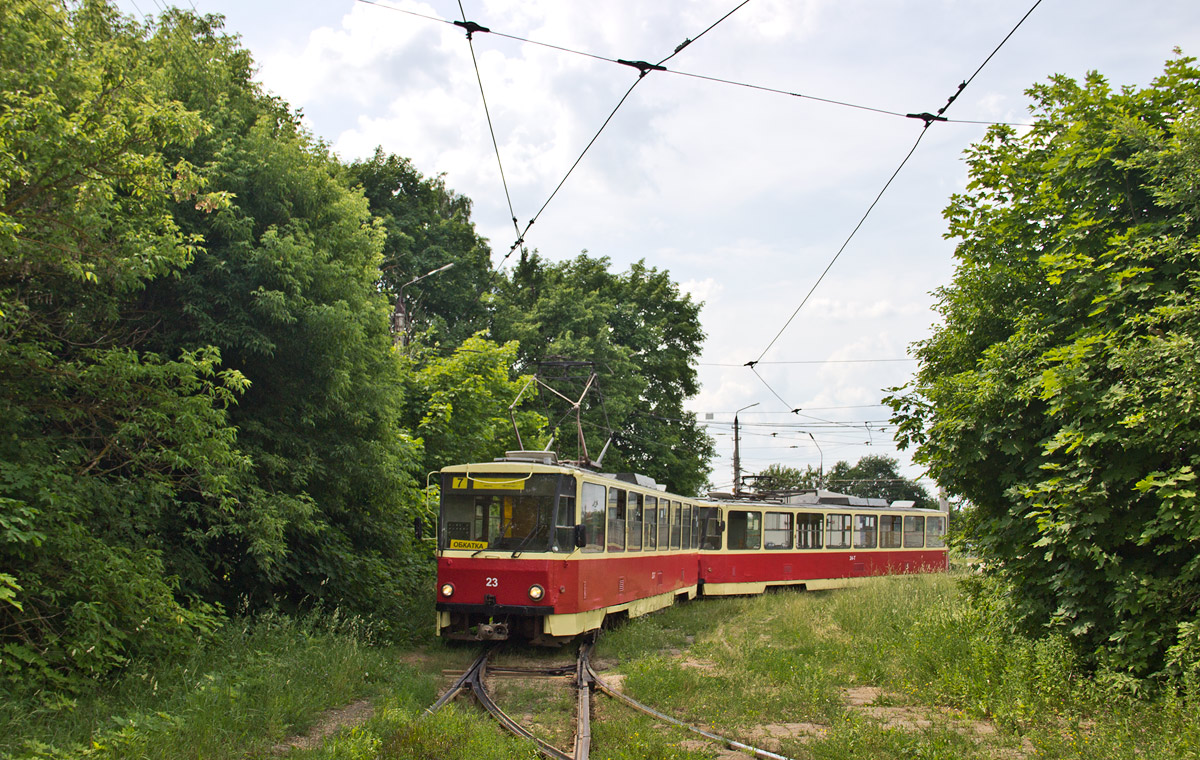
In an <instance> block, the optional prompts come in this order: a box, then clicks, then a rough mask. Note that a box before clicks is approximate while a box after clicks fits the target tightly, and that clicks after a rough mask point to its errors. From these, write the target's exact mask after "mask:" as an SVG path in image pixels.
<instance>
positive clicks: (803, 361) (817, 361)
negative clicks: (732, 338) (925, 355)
mask: <svg viewBox="0 0 1200 760" xmlns="http://www.w3.org/2000/svg"><path fill="white" fill-rule="evenodd" d="M915 361H919V360H918V359H912V358H909V359H798V360H793V361H778V362H755V365H759V364H875V363H882V362H915ZM696 366H697V367H745V366H746V365H745V363H742V364H735V363H723V362H696Z"/></svg>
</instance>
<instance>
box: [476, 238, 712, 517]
mask: <svg viewBox="0 0 1200 760" xmlns="http://www.w3.org/2000/svg"><path fill="white" fill-rule="evenodd" d="M492 335H493V337H494V338H496V339H498V340H503V341H509V340H516V341H517V342H518V343H519V345H520V353H519V362H518V367H520V368H521V369H522V370H523V371H531V370H533V369H535V368H536V365H537V363H538V362H539V361H540V360H542V359H544V358H549V357H565V358H568V359H574V360H585V361H589V362H592V363H593V367H594V369H595V371H596V373H597V375H598V383H599V392H598V394H597V395H596V396H595V397H594V398H596V399H597V400H596V401H593V402H592V404H591V406H590V407H588V409H587V410H586V413H585V415H584V425H585V431H584V432H585V435H586V437H587V447H588V453H589V455H590V456H591V457H592V458H595V457H596V456H597V455H598V454H599V452H600V450H601V449H602V448H603V446H604V444H605V442H606V441H607V440H608V439H609V437H610V436H611V438H612V440H613V443H612V445H611V446H610V449H609V451H608V453H607V454H606V455H605V458H604V462H603V464H604V469H605V470H607V471H632V472H640V473H644V474H647V475H650V476H651V477H653V478H654V479H655V480H657V481H658V482H659V483H664V484H667V485H668V487H670V488H671V489H672V490H674V491H675V492H677V493H685V494H692V493H698V492H699V491H700V490H701V489H702V488H703V487H704V486H705V484H706V482H707V478H708V472H707V470H708V462H709V460H710V459H711V457H712V452H713V444H712V440H711V439H710V438H709V437H708V434H707V433H706V432H705V431H704V430H703V429H702V426H701V425H700V424H699V423H698V422H697V421H696V417H695V414H694V413H692V412H688V411H685V410H684V408H683V404H684V402H685V401H686V400H687V399H688V398H690V397H691V396H694V395H695V394H696V393H697V392H698V391H699V385H698V381H697V378H696V368H695V366H694V360H695V357H696V356H697V355H698V354H699V350H700V344H701V342H702V341H703V339H704V332H703V330H702V329H701V327H700V305H699V304H697V303H695V302H693V301H692V300H691V297H690V296H688V295H686V294H681V293H680V292H679V286H678V285H676V284H675V283H674V282H673V281H672V280H671V278H670V275H669V274H668V273H667V272H662V271H659V270H657V269H654V268H653V267H647V266H646V265H645V264H644V262H638V263H636V264H634V265H632V266H631V267H630V268H629V271H628V272H625V273H622V274H613V273H611V272H610V271H609V260H608V259H607V258H603V257H602V258H592V257H590V256H588V255H586V253H584V254H581V255H579V256H577V257H576V258H574V259H571V260H568V261H563V262H558V263H554V262H549V261H547V260H545V259H543V258H542V257H540V256H538V255H537V254H536V253H534V254H528V253H526V252H524V251H523V252H522V254H521V258H520V260H519V262H518V263H517V264H516V266H514V268H513V271H512V274H511V277H510V278H508V279H506V280H505V281H504V282H502V283H500V284H499V286H498V295H497V299H496V307H495V315H494V317H493V328H492ZM587 375H588V373H587V372H586V371H583V372H581V373H580V374H578V375H577V376H576V377H575V379H574V380H573V381H571V380H568V379H565V378H559V380H560V381H561V383H562V388H561V390H562V391H563V392H564V393H565V394H566V395H568V396H570V395H572V391H573V393H574V398H578V394H579V393H581V392H582V389H583V386H584V383H585V381H586V378H587ZM572 383H573V384H572ZM546 398H547V394H543V399H546ZM589 398H592V397H589ZM557 411H558V414H554V410H553V409H552V410H551V411H549V412H548V414H547V416H548V417H549V418H550V422H551V424H552V426H555V425H556V423H561V424H560V425H558V426H557V429H556V430H551V432H552V433H554V434H555V437H556V440H557V441H558V442H559V446H560V447H561V448H562V449H563V452H564V455H565V456H572V457H573V456H575V455H576V453H577V452H576V451H575V440H576V431H575V428H574V422H573V417H568V416H566V415H564V414H563V410H562V409H561V407H560V408H558V409H557Z"/></svg>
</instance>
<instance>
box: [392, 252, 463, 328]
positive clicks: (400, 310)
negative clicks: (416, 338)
mask: <svg viewBox="0 0 1200 760" xmlns="http://www.w3.org/2000/svg"><path fill="white" fill-rule="evenodd" d="M452 266H454V262H453V261H451V262H450V263H449V264H446V265H445V266H442V267H438V268H437V269H434V270H433V271H432V272H426V273H425V274H423V275H421V276H420V277H414V278H412V279H411V280H409V281H408V282H406V283H404V284H403V285H401V286H400V292H399V293H397V294H396V309H395V311H393V312H392V332H393V333H394V337H393V338H392V345H396V344H397V343H399V344H400V345H402V346H407V345H408V338H409V335H410V334H411V332H412V320H411V319H409V316H408V306H407V304H405V303H404V289H405V288H407V287H408V286H409V285H412V284H413V283H414V282H420V281H421V280H424V279H425V278H426V277H429V276H430V275H435V274H437V273H438V272H445V271H446V270H447V269H449V268H450V267H452Z"/></svg>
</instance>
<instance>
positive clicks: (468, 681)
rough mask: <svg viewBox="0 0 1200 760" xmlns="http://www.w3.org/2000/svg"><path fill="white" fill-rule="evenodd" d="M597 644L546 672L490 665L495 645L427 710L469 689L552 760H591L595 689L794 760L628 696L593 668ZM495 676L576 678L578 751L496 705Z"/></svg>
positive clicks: (744, 747)
mask: <svg viewBox="0 0 1200 760" xmlns="http://www.w3.org/2000/svg"><path fill="white" fill-rule="evenodd" d="M594 645H595V641H594V639H592V638H588V639H587V640H585V641H583V642H581V643H580V645H579V649H578V654H577V657H576V663H575V666H574V667H571V666H556V667H546V668H525V667H492V668H490V669H489V667H488V658H489V657H490V656H491V654H492V653H493V652H494V651H496V649H497V645H495V644H492V645H489V646H487V647H485V648H484V649H483V650H482V651H481V652H480V653H479V656H478V657H476V658H475V661H474V662H473V663H471V665H470V667H468V668H467V669H466V671H464V672H463V673H462V675H460V676H459V677H458V678H457V679H456V680H455V681H454V683H453V684H452V685H451V686H450V688H448V689H447V690H446V691H445V692H444V693H443V694H442V696H441V697H439V698H438V700H437V701H436V702H434V703H433V704H432V705H431V706H429V707H428V708H427V711H428V712H429V713H431V714H432V713H434V712H437V711H438V710H439V709H441V708H442V707H443V706H444V705H445V704H446V703H448V702H450V701H451V700H452V699H454V698H455V697H456V696H458V695H459V694H461V693H462V692H463V691H466V690H468V689H469V690H470V691H471V693H472V694H474V695H475V699H476V700H478V702H479V704H480V705H482V706H483V708H484V709H485V710H487V712H488V713H489V714H490V715H491V716H492V717H493V718H495V719H496V720H497V721H498V722H499V723H500V725H502V726H504V728H505V729H507V730H508V731H510V732H511V733H513V734H516V735H517V736H521V737H524V738H526V739H529V740H530V741H532V742H533V743H534V744H535V745H537V748H538V750H539V751H540V752H541V753H542V754H544V755H546V756H547V757H551V758H555V759H556V760H588V756H589V752H590V751H591V741H592V732H591V695H592V691H593V690H595V689H598V690H600V691H601V692H603V693H605V694H607V695H608V696H609V697H611V698H613V699H615V700H617V701H619V702H622V703H624V704H625V705H627V706H629V707H632V708H633V709H635V710H638V711H640V712H642V713H645V714H646V715H649V716H651V717H653V718H655V719H657V720H660V721H662V722H664V723H670V724H672V725H675V726H679V727H680V728H685V729H687V730H688V731H691V732H693V733H696V734H699V735H700V736H703V737H704V738H706V739H709V740H711V741H713V742H717V743H718V744H721V745H723V746H725V747H728V748H730V749H735V750H738V751H741V752H744V753H747V754H749V755H751V756H753V757H757V758H761V759H762V760H789V758H787V757H785V756H783V755H778V754H775V753H774V752H769V751H767V750H765V749H759V748H758V747H752V746H750V745H748V744H743V743H741V742H738V741H734V740H733V739H728V738H726V737H724V736H720V735H719V734H715V733H712V732H711V731H705V730H703V729H701V728H696V727H695V726H692V725H690V724H688V723H684V722H683V721H681V720H678V719H676V718H672V717H671V716H669V715H665V714H663V713H661V712H659V711H657V710H655V709H653V708H651V707H647V706H646V705H644V704H642V703H641V702H638V701H637V700H635V699H633V698H631V697H629V696H627V695H625V694H622V693H621V692H619V691H617V690H616V689H614V688H613V687H611V686H609V685H608V684H607V683H606V682H605V681H604V679H602V678H601V677H600V676H599V675H598V674H597V673H596V671H595V669H594V668H593V667H592V664H591V654H592V648H593V646H594ZM489 673H491V674H493V675H508V676H517V677H520V676H526V677H543V678H544V677H561V678H568V677H569V678H572V680H573V683H574V687H575V692H576V712H575V741H574V749H573V752H571V753H567V752H564V751H563V750H561V749H559V748H558V747H556V746H554V745H553V744H551V743H550V742H548V741H545V740H544V739H541V738H539V737H538V736H536V735H534V734H533V732H532V731H530V730H529V729H528V728H526V727H525V726H523V725H521V724H520V723H519V722H517V721H516V720H515V719H514V718H513V717H512V716H510V715H508V714H507V713H505V712H504V710H502V709H500V706H499V705H497V704H496V701H495V700H494V699H493V698H492V696H491V695H490V694H489V693H488V690H487V686H486V679H487V676H488V674H489Z"/></svg>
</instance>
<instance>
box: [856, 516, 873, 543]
mask: <svg viewBox="0 0 1200 760" xmlns="http://www.w3.org/2000/svg"><path fill="white" fill-rule="evenodd" d="M877 520H878V518H876V517H875V515H855V516H854V548H855V549H874V548H875V528H876V525H877Z"/></svg>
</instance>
